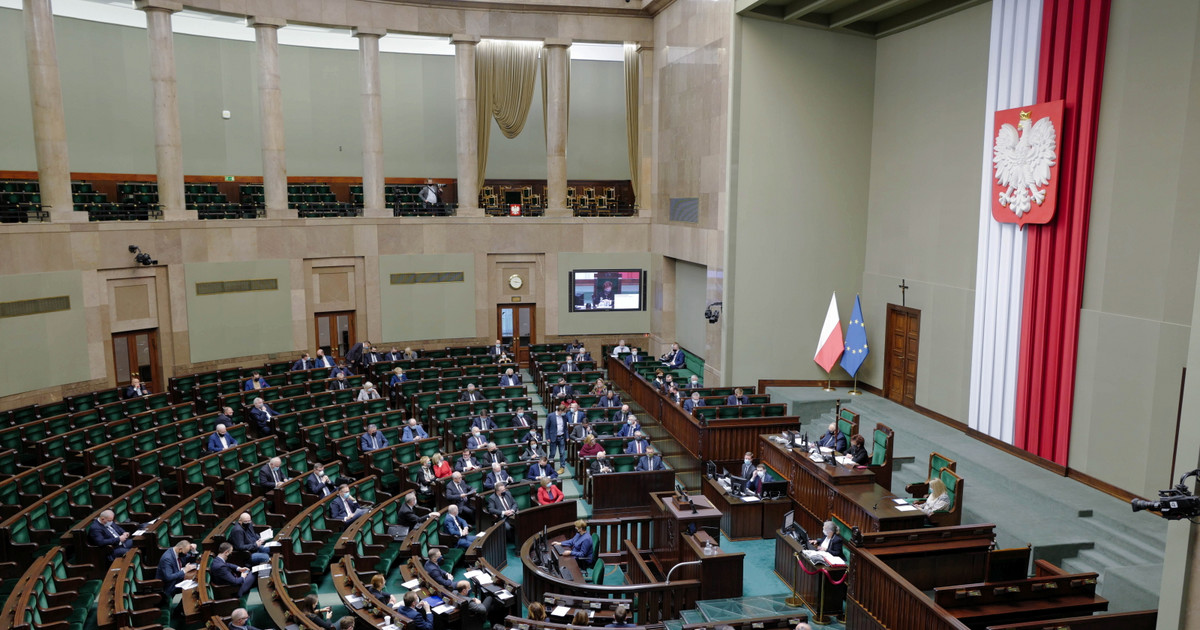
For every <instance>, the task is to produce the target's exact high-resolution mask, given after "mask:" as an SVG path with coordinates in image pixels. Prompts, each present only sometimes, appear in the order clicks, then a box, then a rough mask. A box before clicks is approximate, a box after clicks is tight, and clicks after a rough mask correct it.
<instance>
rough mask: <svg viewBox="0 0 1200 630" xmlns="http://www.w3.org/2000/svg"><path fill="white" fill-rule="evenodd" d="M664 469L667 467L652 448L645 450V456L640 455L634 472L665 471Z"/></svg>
mask: <svg viewBox="0 0 1200 630" xmlns="http://www.w3.org/2000/svg"><path fill="white" fill-rule="evenodd" d="M666 469H667V465H666V464H664V463H663V460H662V457H661V456H659V454H658V453H657V452H655V450H654V447H653V446H651V447H649V448H647V449H646V454H645V455H642V456H641V458H639V459H638V463H637V466H636V467H634V470H666Z"/></svg>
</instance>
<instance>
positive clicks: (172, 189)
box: [135, 0, 187, 220]
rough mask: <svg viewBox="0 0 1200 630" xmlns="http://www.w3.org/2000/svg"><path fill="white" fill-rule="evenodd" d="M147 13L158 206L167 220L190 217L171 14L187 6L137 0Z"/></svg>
mask: <svg viewBox="0 0 1200 630" xmlns="http://www.w3.org/2000/svg"><path fill="white" fill-rule="evenodd" d="M135 6H136V7H137V8H138V9H139V10H141V11H145V12H146V34H147V38H148V39H149V41H150V84H151V85H152V86H153V88H154V163H155V165H156V166H157V168H158V203H159V205H160V206H162V209H163V218H164V219H167V220H181V219H186V218H187V209H186V207H185V205H184V197H183V139H182V136H181V134H180V132H179V103H178V101H177V99H176V90H175V39H174V36H173V35H172V34H171V14H172V13H177V12H179V11H182V10H183V5H181V4H179V3H177V2H171V1H170V0H137V2H136V3H135Z"/></svg>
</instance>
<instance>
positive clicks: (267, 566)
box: [250, 563, 271, 573]
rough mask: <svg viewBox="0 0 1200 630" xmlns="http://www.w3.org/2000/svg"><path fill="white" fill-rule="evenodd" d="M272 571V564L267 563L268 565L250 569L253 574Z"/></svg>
mask: <svg viewBox="0 0 1200 630" xmlns="http://www.w3.org/2000/svg"><path fill="white" fill-rule="evenodd" d="M270 570H271V564H270V563H266V564H256V565H254V566H252V567H250V572H251V573H258V572H259V571H270Z"/></svg>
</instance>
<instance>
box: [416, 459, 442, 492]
mask: <svg viewBox="0 0 1200 630" xmlns="http://www.w3.org/2000/svg"><path fill="white" fill-rule="evenodd" d="M420 462H421V466H420V467H419V468H417V474H416V477H415V479H413V483H416V484H417V492H418V493H419V494H420V495H421V498H422V499H423V500H429V499H431V498H433V482H434V481H437V478H438V477H437V475H436V474H434V472H433V460H431V459H429V456H428V455H422V456H421V459H420Z"/></svg>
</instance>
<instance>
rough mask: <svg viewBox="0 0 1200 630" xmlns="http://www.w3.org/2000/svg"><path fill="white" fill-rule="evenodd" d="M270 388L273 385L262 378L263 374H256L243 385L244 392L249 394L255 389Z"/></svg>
mask: <svg viewBox="0 0 1200 630" xmlns="http://www.w3.org/2000/svg"><path fill="white" fill-rule="evenodd" d="M270 386H271V384H270V383H268V382H267V379H265V378H263V377H262V374H260V373H259V372H255V373H254V374H252V375H251V376H250V378H249V379H247V380H246V382H245V384H243V385H242V391H246V392H248V391H250V390H254V389H266V388H268V387H270Z"/></svg>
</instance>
